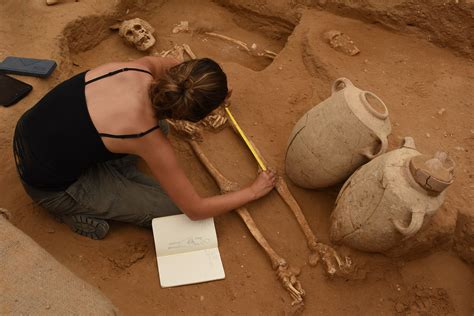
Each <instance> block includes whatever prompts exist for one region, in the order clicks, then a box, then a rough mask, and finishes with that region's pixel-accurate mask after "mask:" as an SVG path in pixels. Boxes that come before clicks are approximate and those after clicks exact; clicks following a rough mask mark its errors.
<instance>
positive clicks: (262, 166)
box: [225, 107, 267, 171]
mask: <svg viewBox="0 0 474 316" xmlns="http://www.w3.org/2000/svg"><path fill="white" fill-rule="evenodd" d="M225 111H226V112H227V114H228V115H229V118H230V120H231V121H232V124H234V126H235V128H236V129H237V131H238V132H239V134H240V136H241V137H242V139H243V140H244V142H245V143H246V144H247V147H248V148H249V149H250V151H251V152H252V154H253V156H254V157H255V159H256V160H257V162H258V165H259V166H260V168H262V170H263V171H266V170H267V167H266V166H265V164H264V163H263V161H262V159H260V156H259V155H258V153H257V151H256V150H255V148H253V146H252V144H251V143H250V141H249V139H248V138H247V136H245V133H244V131H243V130H242V129H241V128H240V126H239V124H238V123H237V121H236V120H235V118H234V116H233V115H232V113H230V110H229V108H228V107H225Z"/></svg>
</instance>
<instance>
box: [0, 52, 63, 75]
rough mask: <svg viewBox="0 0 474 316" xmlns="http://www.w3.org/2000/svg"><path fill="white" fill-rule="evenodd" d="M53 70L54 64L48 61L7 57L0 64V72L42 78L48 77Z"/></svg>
mask: <svg viewBox="0 0 474 316" xmlns="http://www.w3.org/2000/svg"><path fill="white" fill-rule="evenodd" d="M55 68H56V62H55V61H54V60H49V59H34V58H23V57H14V56H9V57H7V58H5V60H4V61H3V62H2V63H0V72H3V73H10V74H16V75H25V76H34V77H42V78H44V77H48V76H49V75H50V74H51V73H52V72H53V70H54V69H55Z"/></svg>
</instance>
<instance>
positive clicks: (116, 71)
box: [85, 67, 153, 85]
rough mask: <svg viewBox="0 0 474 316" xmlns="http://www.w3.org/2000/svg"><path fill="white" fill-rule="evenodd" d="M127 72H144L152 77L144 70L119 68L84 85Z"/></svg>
mask: <svg viewBox="0 0 474 316" xmlns="http://www.w3.org/2000/svg"><path fill="white" fill-rule="evenodd" d="M129 70H133V71H140V72H144V73H147V74H149V75H150V76H152V77H153V74H152V73H151V72H149V71H148V70H145V69H140V68H130V67H125V68H121V69H117V70H114V71H111V72H109V73H107V74H105V75H102V76H99V77H97V78H94V79H91V80H89V81H86V83H85V84H86V85H87V84H89V83H92V82H94V81H97V80H100V79H103V78H106V77H110V76H113V75H116V74H118V73H121V72H124V71H129Z"/></svg>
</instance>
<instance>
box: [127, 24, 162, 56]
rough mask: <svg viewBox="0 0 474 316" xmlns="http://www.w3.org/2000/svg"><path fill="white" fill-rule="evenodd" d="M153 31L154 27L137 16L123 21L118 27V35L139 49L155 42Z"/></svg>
mask: <svg viewBox="0 0 474 316" xmlns="http://www.w3.org/2000/svg"><path fill="white" fill-rule="evenodd" d="M153 32H155V29H154V28H153V27H152V26H151V25H150V23H148V22H147V21H144V20H142V19H139V18H136V19H132V20H127V21H123V22H122V24H120V28H119V35H120V36H121V37H123V38H124V40H125V41H126V42H127V43H129V44H131V45H133V46H135V48H136V49H138V50H141V51H145V50H147V49H149V48H150V47H152V46H153V45H154V44H155V42H156V40H155V38H154V37H153V35H152V34H153Z"/></svg>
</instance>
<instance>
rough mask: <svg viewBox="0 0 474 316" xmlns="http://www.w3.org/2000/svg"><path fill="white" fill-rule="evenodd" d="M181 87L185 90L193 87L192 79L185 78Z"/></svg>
mask: <svg viewBox="0 0 474 316" xmlns="http://www.w3.org/2000/svg"><path fill="white" fill-rule="evenodd" d="M182 87H183V88H184V89H186V90H190V89H192V88H193V81H192V80H191V79H189V78H188V79H186V80H184V81H183V83H182Z"/></svg>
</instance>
